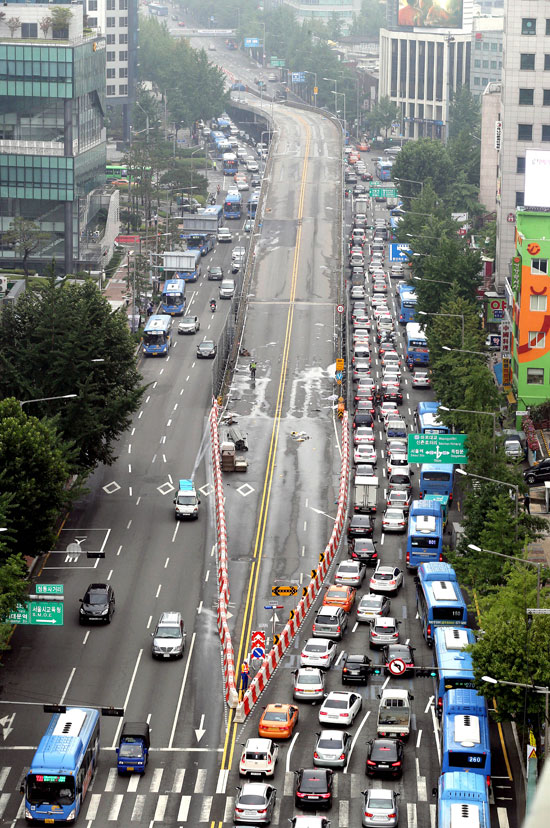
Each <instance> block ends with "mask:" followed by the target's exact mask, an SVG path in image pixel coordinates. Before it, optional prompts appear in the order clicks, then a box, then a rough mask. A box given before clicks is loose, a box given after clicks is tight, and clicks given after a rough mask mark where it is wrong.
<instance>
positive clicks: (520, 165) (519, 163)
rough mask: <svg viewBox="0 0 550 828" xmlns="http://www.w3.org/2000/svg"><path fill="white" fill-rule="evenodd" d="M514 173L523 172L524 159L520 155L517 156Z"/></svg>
mask: <svg viewBox="0 0 550 828" xmlns="http://www.w3.org/2000/svg"><path fill="white" fill-rule="evenodd" d="M516 172H517V173H524V172H525V157H522V156H521V155H518V157H517V158H516Z"/></svg>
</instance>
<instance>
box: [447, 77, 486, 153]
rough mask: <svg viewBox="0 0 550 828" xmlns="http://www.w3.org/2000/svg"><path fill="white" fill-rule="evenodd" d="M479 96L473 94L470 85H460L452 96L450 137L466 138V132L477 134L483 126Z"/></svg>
mask: <svg viewBox="0 0 550 828" xmlns="http://www.w3.org/2000/svg"><path fill="white" fill-rule="evenodd" d="M479 100H480V99H479V98H478V97H476V96H475V95H472V93H471V91H470V88H469V87H468V86H459V87H458V89H457V90H455V92H454V93H453V94H452V96H451V102H450V106H449V138H450V139H451V140H452V139H453V138H458V137H459V136H461V137H462V139H464V137H465V136H464V134H463V133H466V134H470V133H472V134H477V133H479V130H480V127H481V106H480V102H479ZM474 140H475V139H474Z"/></svg>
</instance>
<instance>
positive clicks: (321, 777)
mask: <svg viewBox="0 0 550 828" xmlns="http://www.w3.org/2000/svg"><path fill="white" fill-rule="evenodd" d="M295 773H296V783H295V787H294V803H295V805H296V807H297V808H307V807H308V806H309V805H311V806H312V807H313V808H315V809H316V810H318V809H320V808H327V809H328V808H331V807H332V771H331V770H329V768H311V769H305V770H304V769H302V770H299V771H296V772H295Z"/></svg>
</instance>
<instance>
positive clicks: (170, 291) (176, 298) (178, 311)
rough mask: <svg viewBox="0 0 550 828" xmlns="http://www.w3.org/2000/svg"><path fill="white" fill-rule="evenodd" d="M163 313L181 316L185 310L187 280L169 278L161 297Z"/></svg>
mask: <svg viewBox="0 0 550 828" xmlns="http://www.w3.org/2000/svg"><path fill="white" fill-rule="evenodd" d="M160 304H161V307H162V312H163V313H169V314H170V316H181V315H182V314H183V312H184V310H185V282H184V280H183V279H167V280H166V281H165V283H164V290H163V291H162V296H161V297H160Z"/></svg>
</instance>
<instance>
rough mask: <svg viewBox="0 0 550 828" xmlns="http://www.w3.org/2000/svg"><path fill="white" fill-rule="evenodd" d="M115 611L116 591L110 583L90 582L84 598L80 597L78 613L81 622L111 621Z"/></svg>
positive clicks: (107, 622)
mask: <svg viewBox="0 0 550 828" xmlns="http://www.w3.org/2000/svg"><path fill="white" fill-rule="evenodd" d="M114 611H115V593H114V591H113V588H112V587H111V586H109V584H90V586H89V587H88V589H87V590H86V594H85V595H84V598H81V599H80V612H79V614H78V616H79V619H78V620H79V621H80V623H81V624H86V623H88V621H94V622H95V621H101V622H103V623H105V624H110V623H111V618H112V617H113V614H114Z"/></svg>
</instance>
